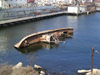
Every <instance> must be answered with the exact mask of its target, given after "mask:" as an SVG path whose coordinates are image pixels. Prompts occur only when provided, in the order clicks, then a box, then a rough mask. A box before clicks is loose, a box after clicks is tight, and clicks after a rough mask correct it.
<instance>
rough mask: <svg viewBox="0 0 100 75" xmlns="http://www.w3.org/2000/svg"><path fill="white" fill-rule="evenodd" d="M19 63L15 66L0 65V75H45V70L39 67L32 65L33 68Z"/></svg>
mask: <svg viewBox="0 0 100 75" xmlns="http://www.w3.org/2000/svg"><path fill="white" fill-rule="evenodd" d="M22 65H23V64H22V63H21V62H19V63H18V64H17V65H15V66H13V65H1V66H0V75H46V70H44V69H43V68H42V67H41V66H38V65H34V67H31V66H26V67H23V66H22Z"/></svg>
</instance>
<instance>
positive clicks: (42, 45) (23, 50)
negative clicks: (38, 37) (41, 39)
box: [17, 43, 59, 54]
mask: <svg viewBox="0 0 100 75" xmlns="http://www.w3.org/2000/svg"><path fill="white" fill-rule="evenodd" d="M57 47H59V44H49V43H35V44H32V45H30V46H29V47H25V48H20V49H17V50H18V51H20V52H21V53H24V54H27V53H30V52H36V51H38V50H41V49H44V48H46V49H52V48H57Z"/></svg>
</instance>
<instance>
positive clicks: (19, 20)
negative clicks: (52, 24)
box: [0, 11, 90, 27]
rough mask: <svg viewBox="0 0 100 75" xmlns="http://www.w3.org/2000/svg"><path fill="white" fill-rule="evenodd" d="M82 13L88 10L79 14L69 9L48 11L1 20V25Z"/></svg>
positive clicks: (5, 25)
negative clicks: (46, 12) (68, 10)
mask: <svg viewBox="0 0 100 75" xmlns="http://www.w3.org/2000/svg"><path fill="white" fill-rule="evenodd" d="M89 13H90V12H89ZM89 13H88V14H89ZM81 14H87V12H82V13H78V14H76V13H68V12H67V11H61V12H53V13H48V14H42V15H36V16H30V17H23V18H16V19H10V20H5V21H0V27H7V26H12V25H18V24H19V23H26V22H29V21H38V20H42V19H46V18H50V17H55V16H59V15H77V16H78V15H81Z"/></svg>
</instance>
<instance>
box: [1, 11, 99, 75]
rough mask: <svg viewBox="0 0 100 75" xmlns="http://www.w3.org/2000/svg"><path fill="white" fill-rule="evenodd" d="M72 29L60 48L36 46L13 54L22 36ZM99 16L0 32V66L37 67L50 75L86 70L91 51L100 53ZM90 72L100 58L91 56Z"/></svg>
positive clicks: (65, 17)
mask: <svg viewBox="0 0 100 75" xmlns="http://www.w3.org/2000/svg"><path fill="white" fill-rule="evenodd" d="M63 27H73V28H74V34H73V38H70V39H66V40H65V41H64V42H61V43H60V44H57V45H55V44H53V45H50V44H43V43H42V44H38V45H37V46H33V47H31V48H25V49H22V51H20V50H17V49H15V48H14V47H13V45H14V44H15V43H17V42H19V41H20V40H21V39H22V38H23V37H24V36H26V35H28V34H31V33H34V32H39V31H43V30H48V29H56V28H63ZM99 33H100V13H99V12H97V13H94V14H90V15H81V16H68V15H63V16H58V17H53V18H49V19H45V20H40V21H37V22H30V23H26V24H20V25H15V26H12V27H7V28H0V64H4V63H8V64H13V65H15V64H17V63H18V62H22V63H23V64H24V66H26V65H31V66H33V65H34V64H38V65H40V66H42V67H43V68H45V69H47V71H48V72H49V73H50V74H51V75H53V74H55V75H60V73H61V72H62V73H63V75H76V74H77V70H79V69H90V66H91V48H92V47H95V50H97V51H98V52H100V35H99ZM94 68H100V54H99V53H98V54H95V56H94Z"/></svg>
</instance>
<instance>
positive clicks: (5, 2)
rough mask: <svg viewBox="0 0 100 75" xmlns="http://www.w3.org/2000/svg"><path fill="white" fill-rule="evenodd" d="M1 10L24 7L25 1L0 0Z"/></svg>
mask: <svg viewBox="0 0 100 75" xmlns="http://www.w3.org/2000/svg"><path fill="white" fill-rule="evenodd" d="M1 4H2V5H1V7H2V8H13V7H24V6H25V5H27V0H1Z"/></svg>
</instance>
